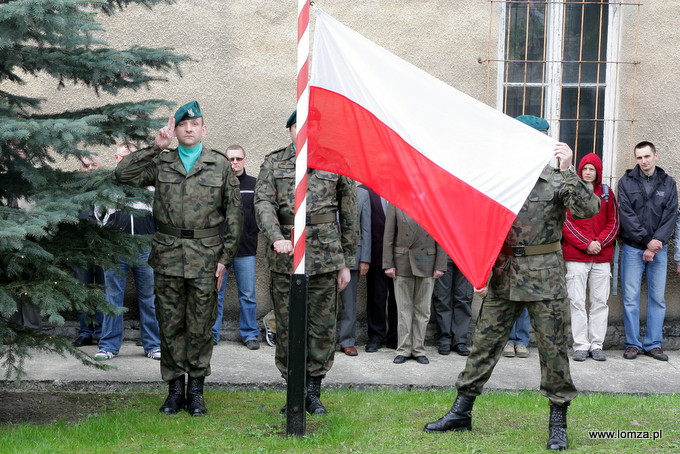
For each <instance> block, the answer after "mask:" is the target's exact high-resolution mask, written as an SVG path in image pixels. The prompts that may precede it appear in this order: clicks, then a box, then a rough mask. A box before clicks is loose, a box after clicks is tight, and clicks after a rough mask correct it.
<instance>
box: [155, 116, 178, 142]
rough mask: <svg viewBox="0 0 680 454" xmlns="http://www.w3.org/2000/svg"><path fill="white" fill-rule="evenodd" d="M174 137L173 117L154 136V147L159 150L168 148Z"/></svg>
mask: <svg viewBox="0 0 680 454" xmlns="http://www.w3.org/2000/svg"><path fill="white" fill-rule="evenodd" d="M174 137H175V117H170V119H169V120H168V124H167V125H165V126H163V127H162V128H161V129H160V130H159V131H158V133H157V134H156V140H154V144H156V146H157V147H158V148H161V149H165V148H168V147H169V146H170V144H171V143H172V139H173V138H174Z"/></svg>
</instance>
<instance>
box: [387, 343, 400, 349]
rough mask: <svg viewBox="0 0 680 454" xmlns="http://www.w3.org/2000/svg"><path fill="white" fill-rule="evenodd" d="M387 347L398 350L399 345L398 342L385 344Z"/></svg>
mask: <svg viewBox="0 0 680 454" xmlns="http://www.w3.org/2000/svg"><path fill="white" fill-rule="evenodd" d="M385 347H387V348H391V349H392V350H396V349H397V343H396V342H385Z"/></svg>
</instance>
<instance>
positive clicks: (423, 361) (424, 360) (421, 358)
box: [414, 355, 430, 364]
mask: <svg viewBox="0 0 680 454" xmlns="http://www.w3.org/2000/svg"><path fill="white" fill-rule="evenodd" d="M414 359H415V360H416V362H417V363H418V364H430V360H429V359H427V356H425V355H421V356H416V357H415V358H414Z"/></svg>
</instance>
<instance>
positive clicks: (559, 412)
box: [548, 402, 569, 451]
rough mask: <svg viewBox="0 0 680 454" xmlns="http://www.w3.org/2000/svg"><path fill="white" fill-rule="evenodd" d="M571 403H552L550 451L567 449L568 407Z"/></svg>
mask: <svg viewBox="0 0 680 454" xmlns="http://www.w3.org/2000/svg"><path fill="white" fill-rule="evenodd" d="M568 406H569V403H568V402H567V403H566V404H564V405H558V404H553V403H550V419H549V425H550V438H548V449H549V450H551V451H562V450H564V449H567V445H568V443H567V407H568Z"/></svg>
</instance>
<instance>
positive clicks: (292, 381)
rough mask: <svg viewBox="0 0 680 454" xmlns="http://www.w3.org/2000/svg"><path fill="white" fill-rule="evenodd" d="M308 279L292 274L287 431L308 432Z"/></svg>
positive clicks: (290, 433)
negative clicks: (306, 394)
mask: <svg viewBox="0 0 680 454" xmlns="http://www.w3.org/2000/svg"><path fill="white" fill-rule="evenodd" d="M307 282H308V277H307V275H306V274H291V276H290V297H289V298H290V299H289V302H288V304H289V306H288V384H287V396H286V435H294V436H299V437H301V436H303V435H304V434H305V427H306V422H307V421H306V417H307V414H306V412H305V390H306V388H307V383H305V381H306V376H307Z"/></svg>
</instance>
